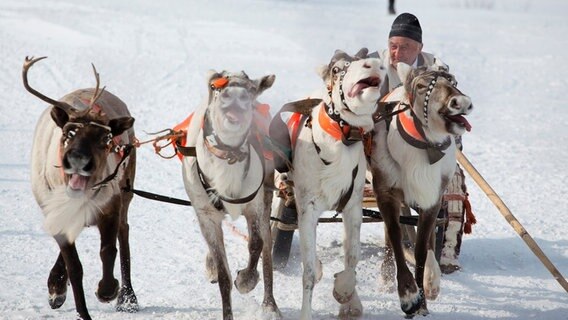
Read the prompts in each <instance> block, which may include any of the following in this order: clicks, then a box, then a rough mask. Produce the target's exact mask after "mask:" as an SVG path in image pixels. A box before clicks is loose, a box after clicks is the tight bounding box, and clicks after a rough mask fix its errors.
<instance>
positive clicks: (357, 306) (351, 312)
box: [337, 291, 363, 320]
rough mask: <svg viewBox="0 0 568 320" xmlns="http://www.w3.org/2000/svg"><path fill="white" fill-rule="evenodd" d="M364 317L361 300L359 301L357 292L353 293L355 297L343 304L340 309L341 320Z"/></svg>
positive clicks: (339, 316)
mask: <svg viewBox="0 0 568 320" xmlns="http://www.w3.org/2000/svg"><path fill="white" fill-rule="evenodd" d="M361 316H363V305H362V304H361V299H359V295H357V291H355V292H354V293H353V297H352V298H351V300H349V302H347V303H345V304H342V305H341V307H340V308H339V314H338V316H337V317H338V318H339V319H346V320H348V319H353V318H360V317H361Z"/></svg>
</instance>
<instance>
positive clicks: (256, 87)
mask: <svg viewBox="0 0 568 320" xmlns="http://www.w3.org/2000/svg"><path fill="white" fill-rule="evenodd" d="M274 80H275V76H274V75H268V76H264V77H262V78H260V79H258V80H252V79H250V78H249V77H248V75H247V74H246V73H244V72H243V71H241V72H239V73H230V72H227V71H222V72H221V73H218V72H215V71H214V70H211V71H210V73H209V75H208V77H207V84H208V88H209V103H208V110H207V112H208V116H207V118H208V120H206V121H210V122H211V126H212V129H213V131H214V132H215V134H216V135H217V136H218V137H219V139H220V141H222V142H223V143H224V144H226V145H228V146H233V147H234V146H238V145H240V144H241V143H242V142H243V140H244V139H245V138H246V136H247V135H248V131H249V129H250V126H251V122H252V118H253V111H254V106H255V104H256V99H257V97H258V96H259V95H260V94H261V93H262V92H264V90H266V89H268V88H270V87H271V86H272V84H273V83H274Z"/></svg>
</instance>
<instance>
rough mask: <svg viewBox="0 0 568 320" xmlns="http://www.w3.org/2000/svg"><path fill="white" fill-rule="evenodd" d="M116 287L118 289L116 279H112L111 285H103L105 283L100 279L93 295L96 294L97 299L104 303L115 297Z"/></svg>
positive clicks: (116, 294) (116, 293)
mask: <svg viewBox="0 0 568 320" xmlns="http://www.w3.org/2000/svg"><path fill="white" fill-rule="evenodd" d="M118 289H119V284H118V280H116V279H113V281H112V285H111V286H105V284H104V283H103V281H102V280H101V281H99V288H98V289H97V291H96V292H95V295H96V296H97V299H99V301H100V302H104V303H107V302H111V301H112V300H114V299H116V297H117V296H118Z"/></svg>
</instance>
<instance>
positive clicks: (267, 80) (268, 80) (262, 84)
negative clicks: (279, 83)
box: [257, 74, 276, 95]
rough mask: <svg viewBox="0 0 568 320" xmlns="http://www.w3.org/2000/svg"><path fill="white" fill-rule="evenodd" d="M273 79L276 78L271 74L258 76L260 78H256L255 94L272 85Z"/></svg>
mask: <svg viewBox="0 0 568 320" xmlns="http://www.w3.org/2000/svg"><path fill="white" fill-rule="evenodd" d="M274 80H276V76H275V75H273V74H271V75H267V76H264V77H262V78H260V80H257V81H258V90H257V94H258V95H260V94H261V93H263V92H264V90H266V89H268V88H270V87H272V85H273V84H274Z"/></svg>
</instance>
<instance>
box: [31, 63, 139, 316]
mask: <svg viewBox="0 0 568 320" xmlns="http://www.w3.org/2000/svg"><path fill="white" fill-rule="evenodd" d="M44 58H45V57H42V58H37V59H33V58H31V59H28V58H27V57H26V60H25V63H24V66H23V71H22V77H23V81H24V87H25V88H26V90H28V91H29V92H30V93H31V94H33V95H34V96H36V97H38V98H40V99H41V100H43V101H45V102H47V103H49V104H50V105H51V106H50V107H49V108H48V109H46V110H45V111H44V112H43V114H42V115H41V117H40V119H39V122H38V124H37V127H36V130H35V136H34V143H33V149H32V170H31V181H32V190H33V193H34V196H35V198H36V201H37V203H38V204H39V206H40V207H41V209H42V211H43V214H44V216H45V220H44V227H45V229H46V231H47V232H48V233H49V234H50V235H51V236H53V238H54V239H55V240H56V242H57V244H58V245H59V250H60V252H59V256H58V257H57V261H56V262H55V265H54V266H53V268H52V269H51V272H50V273H49V277H48V280H47V286H48V290H49V305H50V306H51V307H52V308H53V309H56V308H59V307H61V306H62V305H63V303H64V302H65V298H66V292H67V282H68V281H69V282H71V287H72V289H73V296H74V298H75V307H76V309H77V312H78V313H79V316H80V318H81V319H85V320H86V319H91V317H90V315H89V313H88V311H87V305H86V302H85V294H84V290H83V284H82V280H83V279H82V278H83V268H82V266H81V262H80V260H79V256H78V254H77V249H76V247H75V240H76V239H77V237H78V236H79V234H80V232H81V230H82V229H83V228H84V227H86V226H90V225H97V227H98V229H99V231H100V235H101V247H100V257H101V260H102V264H103V275H102V279H101V281H100V282H99V285H98V289H97V291H96V295H97V298H98V299H99V300H100V301H101V302H110V301H112V300H114V299H116V298H117V297H118V301H117V305H116V309H117V310H119V311H127V312H135V311H136V310H137V309H138V302H137V299H136V295H135V294H134V290H133V289H132V284H131V282H130V248H129V240H128V232H129V230H128V228H129V227H128V220H127V213H128V206H129V204H130V201H131V200H132V193H125V192H122V188H124V187H126V185H127V184H132V183H133V182H134V174H135V165H136V155H135V150H134V149H131V148H130V147H129V146H131V144H130V143H131V142H132V141H133V139H134V130H133V128H132V125H133V124H134V118H132V117H131V116H130V113H129V112H128V109H127V107H126V105H125V104H124V102H122V101H121V100H120V99H119V98H117V97H116V96H114V95H113V94H111V93H109V92H108V91H105V90H104V88H103V89H102V90H99V75H98V73H97V71H96V69H95V67H94V66H93V71H94V73H95V78H96V80H97V85H96V88H94V89H80V90H76V91H73V92H71V93H69V94H67V95H66V96H64V97H63V98H61V99H60V100H54V99H51V98H49V97H47V96H45V95H43V94H41V93H40V92H38V91H37V90H35V89H33V88H32V87H31V86H30V85H29V84H28V70H29V69H30V67H31V66H32V65H34V64H35V63H36V62H38V61H40V60H42V59H44ZM117 238H118V242H119V244H120V253H119V254H120V263H121V268H120V270H121V276H122V286H120V285H119V282H118V280H117V279H115V278H114V274H113V270H114V263H115V260H116V254H117V248H116V241H117Z"/></svg>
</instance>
